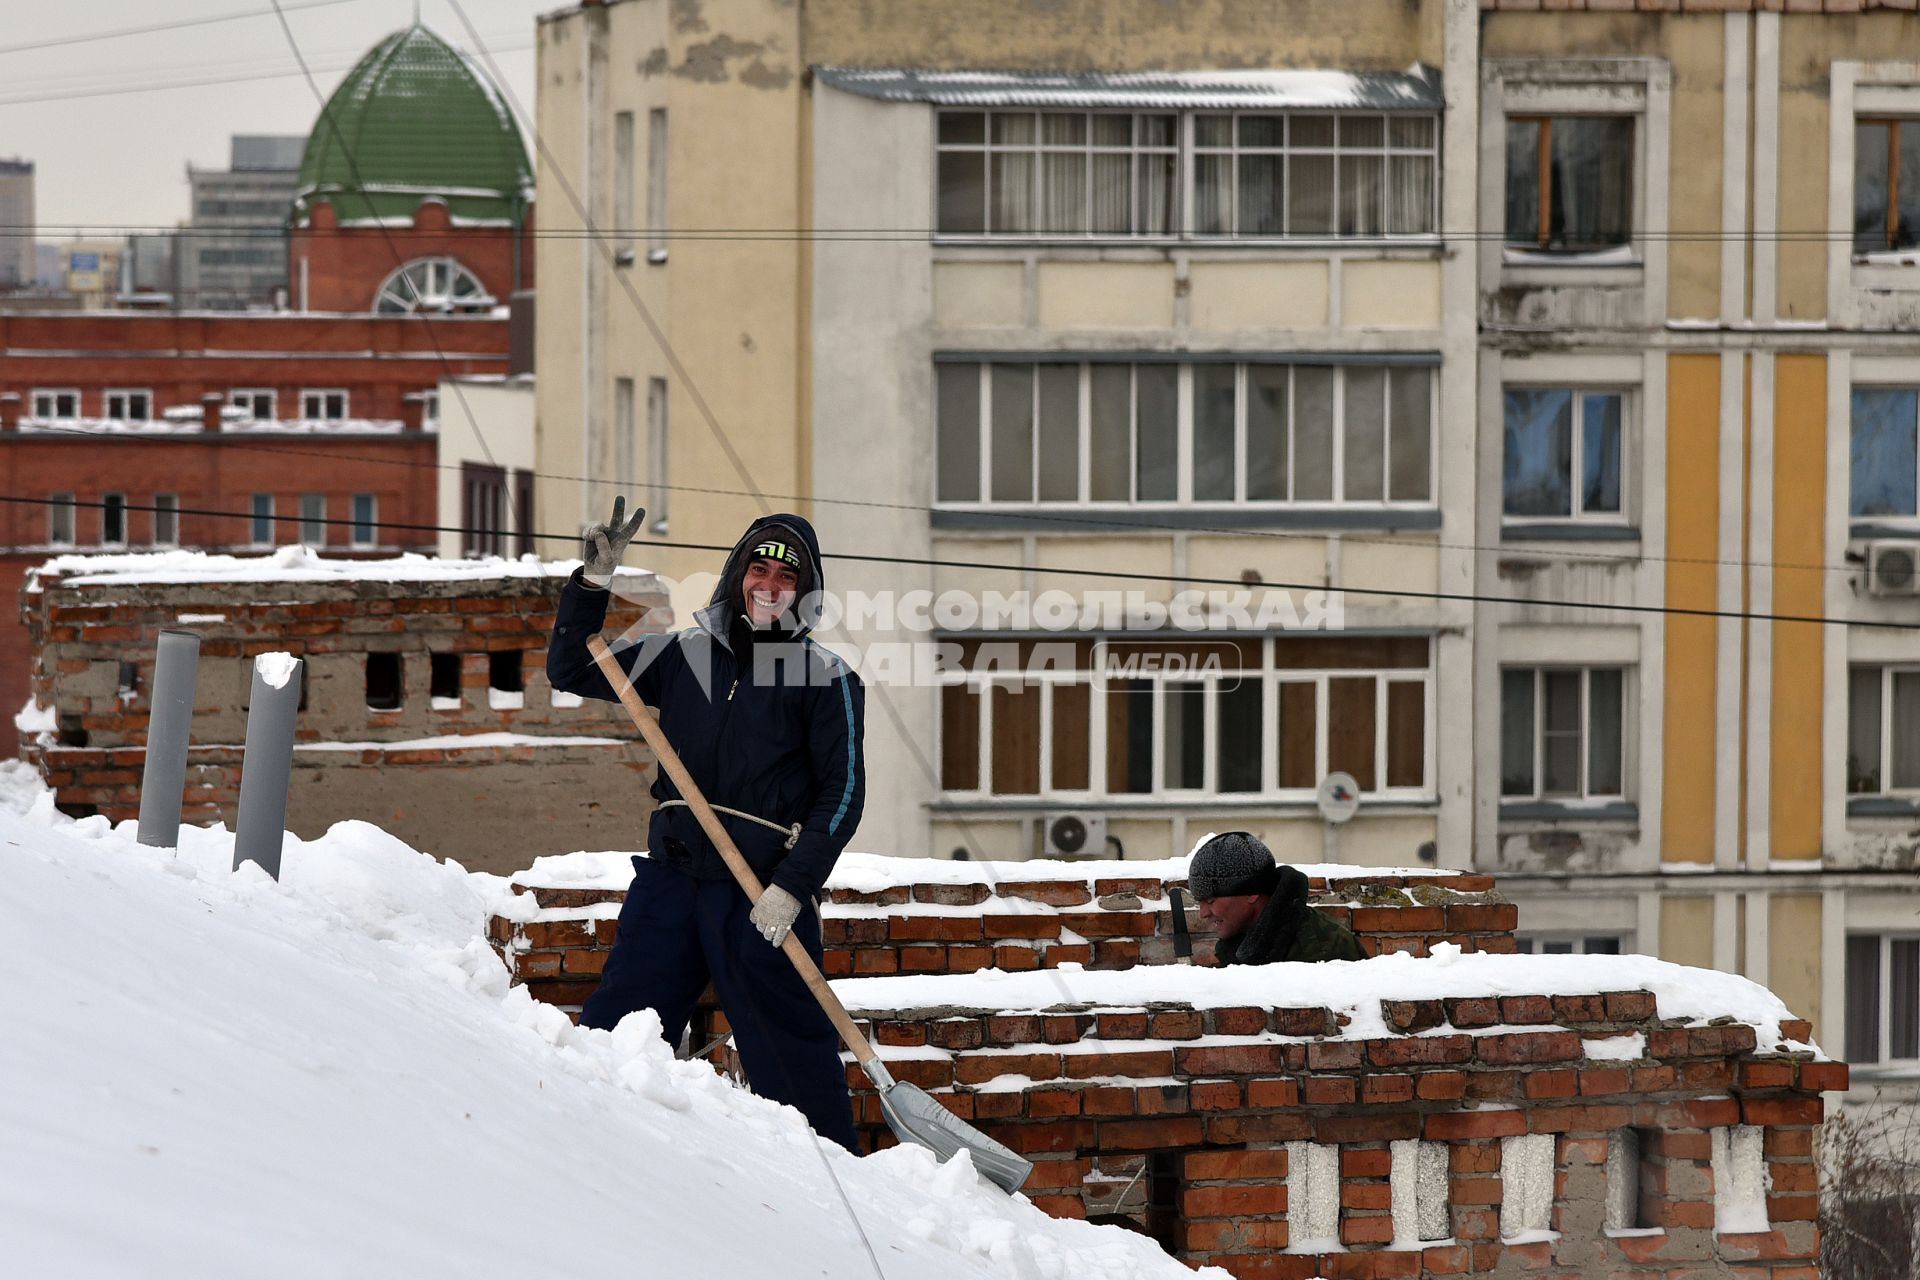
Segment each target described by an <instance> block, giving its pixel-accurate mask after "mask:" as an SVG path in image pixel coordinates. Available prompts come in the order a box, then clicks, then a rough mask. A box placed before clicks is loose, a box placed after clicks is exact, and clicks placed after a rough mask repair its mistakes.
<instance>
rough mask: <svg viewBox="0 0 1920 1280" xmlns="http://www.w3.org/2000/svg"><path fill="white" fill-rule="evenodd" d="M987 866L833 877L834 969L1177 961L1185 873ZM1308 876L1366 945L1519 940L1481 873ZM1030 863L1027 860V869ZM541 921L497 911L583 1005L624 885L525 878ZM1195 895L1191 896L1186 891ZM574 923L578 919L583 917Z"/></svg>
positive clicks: (1380, 948) (559, 999)
mask: <svg viewBox="0 0 1920 1280" xmlns="http://www.w3.org/2000/svg"><path fill="white" fill-rule="evenodd" d="M978 865H979V866H980V867H981V868H982V875H983V878H982V879H981V880H979V881H971V882H965V883H959V884H956V883H953V882H951V881H950V880H948V879H946V878H942V879H940V880H938V881H931V880H930V881H928V882H924V883H917V884H897V885H892V886H889V887H887V888H884V889H878V890H871V891H860V890H854V889H845V888H835V889H830V890H829V892H828V896H827V900H826V901H825V902H824V903H823V904H822V906H821V936H822V940H823V941H824V943H825V944H826V953H825V957H824V961H823V968H824V970H825V972H826V974H827V976H828V977H834V978H839V977H876V976H884V975H889V974H899V973H971V972H976V971H978V970H982V969H1002V970H1007V971H1019V970H1033V969H1056V968H1059V967H1060V966H1061V965H1064V964H1078V965H1083V966H1085V967H1088V968H1093V969H1125V968H1129V967H1131V966H1133V965H1136V964H1172V963H1174V962H1175V959H1176V957H1175V954H1174V950H1175V940H1174V928H1173V915H1172V911H1171V909H1170V900H1169V898H1168V894H1167V890H1168V889H1170V888H1176V887H1177V888H1182V889H1184V888H1185V887H1186V882H1185V881H1184V880H1181V879H1172V880H1168V879H1164V878H1161V877H1146V876H1094V877H1089V878H1088V879H1085V880H1072V879H1065V880H1063V879H1051V878H1050V879H1025V880H1022V879H1017V878H1013V877H1015V876H1017V875H1018V874H1019V872H1018V868H1019V867H1020V866H1022V865H1024V864H1020V863H1004V864H1002V863H994V864H987V863H982V864H978ZM1355 870H1356V872H1357V874H1355V875H1353V876H1344V877H1335V878H1333V879H1331V880H1330V879H1328V878H1326V877H1324V876H1319V877H1313V878H1311V880H1310V890H1309V891H1310V893H1311V895H1312V902H1313V905H1314V909H1315V910H1318V911H1321V912H1323V913H1325V914H1327V915H1329V916H1331V917H1333V918H1334V919H1336V920H1339V921H1341V922H1342V923H1343V924H1346V925H1347V926H1348V927H1350V928H1352V929H1353V931H1354V933H1355V934H1356V936H1357V937H1358V938H1359V940H1360V945H1361V946H1362V948H1363V949H1365V950H1366V951H1367V953H1368V954H1370V955H1380V954H1384V953H1387V952H1406V953H1408V954H1411V955H1416V956H1424V955H1427V954H1429V952H1430V950H1431V948H1432V947H1433V946H1434V945H1436V944H1438V943H1441V942H1450V943H1452V944H1454V945H1456V946H1458V947H1460V948H1461V950H1462V951H1467V952H1489V953H1502V954H1504V953H1510V952H1512V951H1513V950H1514V948H1515V942H1514V937H1513V930H1514V926H1515V924H1516V923H1517V920H1518V915H1517V911H1518V909H1517V908H1516V907H1515V906H1514V905H1513V904H1512V903H1510V902H1507V901H1505V900H1504V899H1503V898H1501V897H1500V896H1499V894H1498V893H1497V892H1496V891H1495V890H1494V886H1493V878H1492V877H1491V876H1482V875H1452V876H1449V875H1442V874H1432V875H1423V874H1405V873H1400V874H1389V873H1376V872H1359V869H1357V868H1356V869H1355ZM1028 874H1029V875H1031V874H1032V873H1031V871H1030V872H1029V873H1028ZM513 888H514V890H515V891H516V893H519V894H522V895H525V896H527V897H530V898H531V899H532V900H533V904H534V906H535V907H536V908H537V909H538V912H539V920H538V922H537V923H535V924H531V925H529V924H523V923H519V922H516V921H515V920H512V919H508V918H505V917H496V918H495V919H494V921H493V923H492V926H491V927H492V935H491V936H492V937H493V939H494V942H495V945H496V946H497V947H499V948H500V949H501V951H502V953H503V954H504V955H506V956H507V958H508V960H509V963H510V964H512V965H513V967H514V973H515V977H516V979H517V980H519V981H521V982H524V983H525V984H526V985H527V988H528V990H529V991H531V992H532V993H533V994H534V995H535V996H537V997H538V998H540V999H543V1000H547V1001H550V1002H552V1003H555V1004H560V1005H577V1004H579V1003H580V1002H581V1000H583V999H585V997H586V995H587V994H588V993H590V992H591V990H592V984H591V982H588V983H586V984H585V986H584V987H583V986H582V983H581V981H580V980H578V979H576V978H574V977H572V976H570V975H575V974H582V975H584V974H589V973H591V974H597V973H599V972H600V967H601V966H603V965H604V964H605V956H604V954H600V953H604V952H606V951H608V950H610V949H611V947H612V945H613V917H614V916H615V915H617V914H618V911H619V905H620V903H621V902H623V901H624V900H625V897H626V893H625V890H623V889H593V888H580V887H565V886H547V885H539V884H535V885H528V884H526V883H524V882H518V881H516V883H515V884H514V886H513ZM1189 901H1190V900H1189ZM570 921H571V922H574V923H577V925H578V927H574V924H573V923H570ZM1189 924H1190V928H1191V930H1192V940H1193V946H1194V958H1195V960H1196V962H1198V963H1202V964H1205V963H1210V962H1211V960H1212V958H1213V937H1212V934H1211V933H1210V931H1209V930H1208V929H1207V927H1206V925H1205V923H1204V922H1203V921H1201V920H1200V918H1199V917H1198V915H1197V914H1195V913H1192V912H1191V911H1190V912H1189Z"/></svg>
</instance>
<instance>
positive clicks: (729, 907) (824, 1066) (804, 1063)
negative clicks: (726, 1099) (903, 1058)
mask: <svg viewBox="0 0 1920 1280" xmlns="http://www.w3.org/2000/svg"><path fill="white" fill-rule="evenodd" d="M633 872H634V875H633V884H632V886H631V887H629V888H628V890H627V901H626V905H625V906H623V907H621V909H620V931H619V933H618V935H617V936H616V937H615V938H614V942H613V954H612V955H610V956H608V957H607V967H606V970H605V971H604V972H603V973H602V974H601V976H600V986H599V988H598V989H597V990H596V991H595V992H594V993H593V994H592V995H591V996H589V997H588V998H587V1003H586V1004H585V1005H584V1006H582V1008H581V1010H580V1025H582V1026H586V1027H599V1028H601V1029H603V1030H611V1029H612V1028H613V1027H614V1026H615V1025H617V1024H618V1023H619V1021H620V1019H622V1018H624V1017H626V1016H627V1015H628V1014H630V1013H633V1012H635V1011H637V1010H640V1009H652V1010H653V1011H654V1012H655V1013H658V1014H659V1015H660V1029H661V1031H662V1032H663V1033H664V1034H665V1035H666V1038H667V1043H668V1044H673V1045H677V1044H679V1043H680V1037H681V1036H682V1035H683V1034H684V1033H685V1032H686V1029H687V1019H688V1018H689V1017H690V1016H692V1013H693V1006H694V1003H695V1002H696V1001H698V1000H699V999H700V993H701V992H703V991H705V990H706V987H707V980H708V979H709V978H711V979H712V980H713V986H714V990H715V991H716V992H718V993H719V996H720V1007H721V1008H722V1009H724V1010H725V1011H726V1015H727V1022H728V1023H729V1024H730V1025H731V1026H732V1028H733V1042H734V1045H735V1047H737V1048H738V1049H739V1051H740V1061H741V1065H743V1066H744V1067H745V1068H746V1072H747V1078H748V1079H749V1080H751V1081H752V1082H753V1091H754V1092H755V1093H757V1094H759V1095H760V1096H762V1097H765V1098H772V1099H773V1100H774V1101H776V1102H784V1103H786V1104H788V1105H789V1106H792V1107H794V1108H796V1109H798V1110H799V1112H800V1114H802V1115H804V1116H805V1117H806V1118H807V1123H808V1124H811V1125H812V1126H813V1129H814V1132H815V1133H818V1134H820V1135H821V1136H822V1137H825V1138H831V1139H833V1140H834V1141H835V1142H837V1143H839V1144H840V1145H841V1146H843V1147H845V1148H846V1149H847V1150H849V1151H851V1152H853V1153H854V1154H855V1155H858V1154H859V1153H860V1146H859V1142H858V1140H857V1139H856V1138H855V1137H854V1132H853V1104H852V1103H851V1102H850V1101H849V1100H848V1097H847V1075H846V1067H845V1066H844V1065H843V1064H842V1063H841V1061H840V1036H839V1033H838V1032H836V1031H835V1030H834V1029H833V1023H832V1022H830V1021H828V1019H827V1015H826V1013H825V1012H824V1011H823V1010H822V1009H821V1008H820V1003H819V1001H817V1000H815V999H814V998H813V993H812V992H810V991H808V990H807V984H806V983H805V982H802V981H801V979H800V975H799V973H797V972H796V971H795V970H794V967H793V962H792V961H791V960H788V959H787V957H786V954H785V952H784V951H782V950H781V949H780V948H778V947H770V946H768V945H767V940H766V939H765V938H763V937H761V936H760V932H759V930H757V929H755V928H754V927H753V921H752V920H750V919H749V918H748V916H749V913H751V912H752V910H753V907H752V904H750V903H749V902H748V901H747V895H746V894H744V893H742V892H741V891H740V886H738V885H736V884H735V883H734V882H733V881H731V880H696V879H694V878H693V877H692V876H690V875H688V874H687V873H685V872H684V871H681V870H679V869H678V868H675V867H671V866H668V865H666V864H665V863H662V862H655V861H653V860H652V859H650V858H635V859H634V860H633ZM793 932H794V936H795V937H797V938H799V939H800V942H801V945H803V946H804V947H806V949H807V954H808V955H810V956H812V957H813V962H814V963H815V964H819V963H820V917H819V914H818V913H817V912H815V911H814V910H813V909H812V905H811V904H806V905H803V906H802V907H801V909H800V918H799V919H797V920H795V921H794V924H793Z"/></svg>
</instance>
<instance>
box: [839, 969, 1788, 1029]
mask: <svg viewBox="0 0 1920 1280" xmlns="http://www.w3.org/2000/svg"><path fill="white" fill-rule="evenodd" d="M833 989H834V991H835V993H837V994H838V995H839V997H840V999H841V1000H842V1001H844V1002H845V1003H846V1006H847V1007H848V1008H849V1009H851V1010H853V1011H854V1012H856V1013H883V1012H891V1011H895V1010H927V1009H941V1010H951V1011H952V1012H954V1013H963V1012H966V1011H968V1010H978V1011H980V1012H984V1013H1025V1012H1033V1011H1039V1010H1045V1009H1060V1008H1065V1007H1071V1006H1086V1007H1089V1008H1113V1007H1116V1006H1117V1007H1133V1008H1138V1007H1141V1006H1143V1005H1152V1004H1175V1005H1189V1006H1192V1007H1194V1008H1208V1009H1213V1008H1227V1007H1231V1006H1236V1005H1251V1006H1258V1007H1261V1008H1266V1007H1275V1008H1291V1007H1294V1006H1318V1007H1324V1008H1329V1009H1332V1010H1333V1012H1334V1014H1335V1015H1336V1016H1338V1015H1341V1014H1344V1015H1346V1017H1347V1018H1348V1021H1347V1023H1346V1024H1345V1025H1344V1026H1342V1027H1341V1028H1340V1031H1339V1038H1341V1039H1348V1040H1364V1039H1376V1038H1379V1037H1382V1036H1388V1035H1397V1034H1399V1033H1398V1032H1396V1031H1393V1030H1392V1029H1390V1028H1389V1027H1388V1026H1387V1024H1386V1021H1385V1018H1384V1017H1383V1015H1382V1013H1381V1010H1380V1002H1381V1001H1383V1000H1443V999H1474V998H1478V997H1485V996H1522V995H1525V996H1555V995H1598V994H1600V993H1603V992H1608V991H1651V992H1652V993H1653V996H1654V1000H1655V1001H1656V1003H1657V1005H1658V1008H1659V1014H1658V1016H1659V1017H1661V1018H1685V1019H1688V1020H1689V1021H1691V1022H1696V1023H1706V1022H1709V1021H1711V1020H1713V1019H1715V1018H1732V1019H1734V1020H1735V1021H1736V1022H1742V1023H1745V1024H1747V1025H1748V1026H1751V1027H1753V1028H1755V1030H1756V1033H1757V1035H1758V1044H1759V1050H1760V1052H1762V1053H1770V1052H1773V1051H1774V1050H1775V1049H1776V1048H1778V1047H1779V1046H1780V1045H1781V1044H1782V1043H1783V1039H1782V1036H1781V1034H1780V1024H1781V1023H1782V1022H1783V1021H1786V1020H1790V1019H1792V1018H1793V1016H1794V1015H1793V1014H1792V1012H1790V1011H1789V1010H1788V1008H1787V1006H1786V1005H1785V1004H1784V1003H1783V1002H1782V1001H1781V999H1780V997H1779V996H1776V995H1774V994H1773V992H1771V991H1769V990H1767V989H1766V988H1765V987H1763V986H1761V985H1760V984H1759V983H1757V982H1754V981H1752V980H1751V979H1749V978H1743V977H1740V976H1739V975H1738V974H1731V973H1720V972H1718V971H1716V970H1713V969H1692V968H1688V967H1687V966H1685V965H1678V964H1672V963H1670V962H1668V961H1665V960H1655V959H1653V958H1652V957H1651V956H1573V955H1568V956H1529V955H1513V956H1503V955H1488V954H1483V953H1472V954H1469V953H1464V952H1462V951H1461V950H1460V948H1458V947H1456V946H1454V945H1453V944H1452V943H1444V942H1443V943H1439V944H1437V945H1436V946H1435V947H1434V949H1433V954H1432V955H1430V956H1425V957H1415V956H1411V955H1407V954H1405V953H1402V952H1396V953H1393V954H1390V955H1383V956H1375V957H1374V958H1372V959H1370V960H1333V961H1324V962H1321V963H1316V964H1265V965H1235V966H1231V967H1228V968H1214V967H1212V966H1192V965H1136V966H1134V967H1133V968H1131V969H1121V970H1092V969H1083V968H1081V967H1080V966H1079V965H1074V964H1069V965H1062V966H1060V967H1059V968H1057V969H1038V970H1032V971H1026V972H1018V973H1008V972H1003V971H1001V970H998V969H983V970H981V971H980V972H978V973H950V974H913V975H907V976H901V977H885V978H839V979H836V980H835V981H834V983H833ZM1511 1030H1514V1028H1510V1027H1486V1028H1476V1029H1475V1034H1487V1033H1493V1034H1500V1033H1503V1032H1506V1031H1511ZM1272 1038H1275V1039H1284V1038H1286V1037H1272ZM1307 1038H1309V1039H1319V1038H1324V1037H1307Z"/></svg>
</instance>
